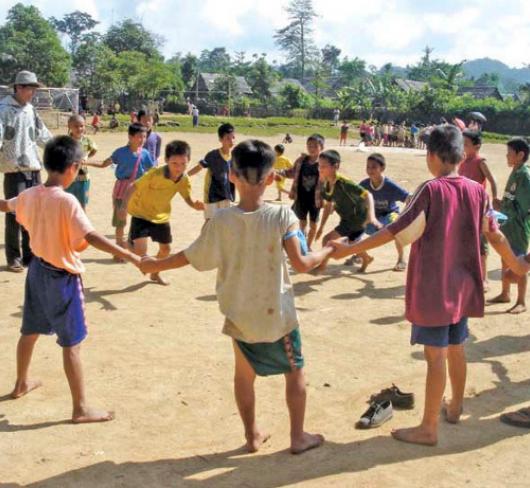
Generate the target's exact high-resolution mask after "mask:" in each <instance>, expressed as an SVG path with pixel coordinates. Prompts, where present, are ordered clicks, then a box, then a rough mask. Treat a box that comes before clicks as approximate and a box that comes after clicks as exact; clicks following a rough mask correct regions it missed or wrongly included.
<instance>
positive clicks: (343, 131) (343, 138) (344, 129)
mask: <svg viewBox="0 0 530 488" xmlns="http://www.w3.org/2000/svg"><path fill="white" fill-rule="evenodd" d="M349 130H350V124H348V121H346V120H344V121H343V122H342V125H341V126H340V139H339V146H345V145H346V142H347V141H348V131H349Z"/></svg>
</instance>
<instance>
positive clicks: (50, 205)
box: [7, 185, 94, 274]
mask: <svg viewBox="0 0 530 488" xmlns="http://www.w3.org/2000/svg"><path fill="white" fill-rule="evenodd" d="M7 204H8V206H9V209H10V210H11V211H13V212H15V213H16V216H17V222H18V223H19V224H20V225H22V226H23V227H24V228H25V229H26V230H27V231H28V233H29V238H30V246H31V251H32V252H33V254H34V255H35V256H38V257H39V258H41V259H44V261H46V262H48V263H50V264H52V265H53V266H55V267H56V268H61V269H65V270H66V271H69V272H70V273H73V274H79V273H82V272H84V271H85V267H84V265H83V263H82V262H81V259H80V256H79V253H80V252H81V251H83V250H85V249H86V248H87V246H88V242H87V241H86V239H85V236H86V235H87V234H89V233H90V232H93V231H94V228H93V227H92V224H91V223H90V221H89V220H88V217H87V216H86V214H85V212H84V210H83V209H82V208H81V205H80V204H79V202H78V201H77V199H76V198H75V197H74V196H73V195H70V194H69V193H66V192H65V191H64V190H63V189H62V188H61V187H58V186H50V187H47V186H44V185H39V186H34V187H33V188H29V189H28V190H25V191H23V192H22V193H21V194H20V195H18V196H17V197H16V198H12V199H11V200H8V202H7Z"/></svg>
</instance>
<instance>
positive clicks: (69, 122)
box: [67, 114, 85, 125]
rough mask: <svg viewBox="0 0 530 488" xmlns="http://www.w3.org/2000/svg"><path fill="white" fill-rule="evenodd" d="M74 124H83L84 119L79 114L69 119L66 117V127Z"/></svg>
mask: <svg viewBox="0 0 530 488" xmlns="http://www.w3.org/2000/svg"><path fill="white" fill-rule="evenodd" d="M74 122H82V123H83V124H84V123H85V119H84V118H83V116H82V115H80V114H72V115H70V117H68V123H67V125H70V124H73V123H74Z"/></svg>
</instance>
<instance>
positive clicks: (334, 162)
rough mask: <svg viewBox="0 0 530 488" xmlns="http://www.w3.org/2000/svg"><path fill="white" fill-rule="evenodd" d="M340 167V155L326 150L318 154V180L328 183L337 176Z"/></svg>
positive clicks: (331, 150)
mask: <svg viewBox="0 0 530 488" xmlns="http://www.w3.org/2000/svg"><path fill="white" fill-rule="evenodd" d="M339 167H340V154H339V153H338V152H337V151H335V150H334V149H328V150H327V151H323V152H321V153H320V156H319V157H318V172H319V175H320V179H321V180H324V181H328V180H330V179H334V178H336V176H337V171H338V170H339Z"/></svg>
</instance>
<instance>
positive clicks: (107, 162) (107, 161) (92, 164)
mask: <svg viewBox="0 0 530 488" xmlns="http://www.w3.org/2000/svg"><path fill="white" fill-rule="evenodd" d="M85 164H86V165H87V166H90V167H92V168H107V167H108V166H110V165H111V164H112V158H107V159H105V161H103V162H102V163H96V162H94V161H86V162H85Z"/></svg>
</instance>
